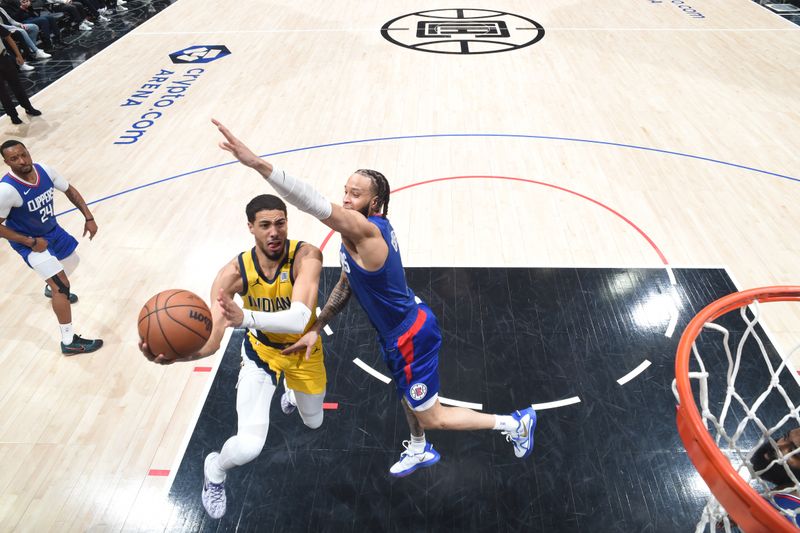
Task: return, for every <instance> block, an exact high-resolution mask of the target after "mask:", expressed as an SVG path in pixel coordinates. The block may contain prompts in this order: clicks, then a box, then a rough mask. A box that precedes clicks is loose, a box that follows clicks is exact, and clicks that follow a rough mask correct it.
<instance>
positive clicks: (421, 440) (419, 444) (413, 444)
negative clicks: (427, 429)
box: [408, 433, 426, 453]
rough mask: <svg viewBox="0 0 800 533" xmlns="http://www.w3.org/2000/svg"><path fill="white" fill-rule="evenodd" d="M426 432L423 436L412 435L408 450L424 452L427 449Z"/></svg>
mask: <svg viewBox="0 0 800 533" xmlns="http://www.w3.org/2000/svg"><path fill="white" fill-rule="evenodd" d="M425 444H426V441H425V434H424V433H423V434H422V436H421V437H415V436H414V435H411V441H410V442H409V444H408V451H410V452H412V453H422V452H424V451H425Z"/></svg>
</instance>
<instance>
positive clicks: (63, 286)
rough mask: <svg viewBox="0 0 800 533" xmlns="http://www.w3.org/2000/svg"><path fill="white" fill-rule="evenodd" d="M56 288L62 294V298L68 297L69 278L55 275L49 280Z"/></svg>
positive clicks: (63, 275)
mask: <svg viewBox="0 0 800 533" xmlns="http://www.w3.org/2000/svg"><path fill="white" fill-rule="evenodd" d="M50 279H51V280H52V281H53V283H54V284H55V286H56V290H57V291H58V292H59V293H61V294H63V295H64V296H67V297H69V288H70V287H69V278H67V276H66V275H65V274H56V275H55V276H53V277H52V278H50Z"/></svg>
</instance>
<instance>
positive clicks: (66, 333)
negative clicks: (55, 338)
mask: <svg viewBox="0 0 800 533" xmlns="http://www.w3.org/2000/svg"><path fill="white" fill-rule="evenodd" d="M58 327H60V328H61V342H63V343H64V344H72V338H73V337H74V336H75V332H74V331H72V323H69V324H59V325H58Z"/></svg>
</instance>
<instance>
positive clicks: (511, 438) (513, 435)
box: [500, 420, 522, 446]
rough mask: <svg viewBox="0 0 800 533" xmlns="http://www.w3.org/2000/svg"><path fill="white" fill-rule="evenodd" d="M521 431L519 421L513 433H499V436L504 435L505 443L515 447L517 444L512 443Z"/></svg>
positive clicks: (520, 422)
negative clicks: (512, 444)
mask: <svg viewBox="0 0 800 533" xmlns="http://www.w3.org/2000/svg"><path fill="white" fill-rule="evenodd" d="M521 429H522V420H520V421H519V426H518V427H517V430H516V431H515V432H513V433H512V432H511V431H501V432H500V434H501V435H505V437H506V442H513V443H514V446H516V445H517V443H516V442H514V439H516V438H517V437H518V436H519V433H520V430H521Z"/></svg>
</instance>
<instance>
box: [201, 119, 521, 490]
mask: <svg viewBox="0 0 800 533" xmlns="http://www.w3.org/2000/svg"><path fill="white" fill-rule="evenodd" d="M213 123H214V125H216V126H217V128H218V129H219V131H220V132H221V133H222V134H223V135H224V136H225V141H223V142H221V143H220V147H221V148H222V149H223V150H227V151H228V152H230V153H231V154H233V155H234V156H235V157H236V158H237V159H238V160H239V161H240V162H241V163H242V164H244V165H246V166H248V167H250V168H252V169H254V170H256V171H257V172H258V173H259V174H261V176H262V177H263V178H264V179H266V180H267V182H268V183H269V184H270V185H271V186H272V187H273V188H274V189H275V190H276V191H277V192H278V194H280V195H281V196H283V197H284V198H285V199H286V201H288V202H289V203H291V204H292V205H294V206H295V207H297V208H298V209H300V210H301V211H304V212H306V213H308V214H310V215H313V216H315V217H316V218H317V219H319V220H320V221H322V222H323V223H324V224H325V225H327V226H328V227H329V228H331V229H333V230H335V231H338V232H339V233H340V234H341V236H342V248H341V264H342V277H341V279H340V281H339V283H338V284H337V285H336V287H335V288H334V289H333V292H332V293H331V295H330V297H329V298H328V301H327V302H326V304H325V308H324V309H323V310H322V313H321V314H320V319H319V320H318V321H317V323H316V324H315V325H314V327H312V328H310V330H309V332H308V333H307V334H306V335H304V336H303V338H302V339H301V341H299V342H298V343H297V344H296V345H295V346H292V347H290V350H294V349H298V348H299V349H302V348H306V349H308V350H311V349H312V347H314V346H316V343H317V342H319V335H318V332H319V329H318V328H321V327H324V325H325V322H326V321H327V320H330V318H332V317H333V315H335V314H336V313H337V312H339V311H340V310H341V309H342V308H343V307H344V304H345V303H346V301H347V299H348V297H349V296H350V294H351V293H354V294H355V295H356V299H358V301H359V303H360V304H361V307H363V309H364V311H365V312H366V313H367V316H368V317H369V320H370V322H372V325H373V326H374V327H375V330H376V332H377V333H378V339H379V344H380V348H381V351H382V352H383V357H384V361H385V362H386V365H387V367H388V368H389V370H390V371H391V373H392V377H393V378H394V382H395V386H396V388H397V392H398V395H399V396H400V398H401V403H402V405H403V408H404V410H405V413H406V420H407V421H408V424H409V428H410V430H411V438H410V440H409V441H407V442H404V443H403V445H404V446H405V447H406V450H405V451H404V452H402V453H401V454H400V460H399V461H397V462H396V463H395V464H394V465H393V466H392V467H391V468H390V469H389V473H390V474H391V475H393V476H397V477H400V476H406V475H408V474H411V473H412V472H414V471H415V470H417V469H418V468H420V467H426V466H431V465H433V464H435V463H436V462H437V461H438V460H439V453H438V452H437V451H436V450H434V449H433V446H432V445H431V444H430V443H428V442H426V439H425V429H447V430H472V429H495V430H498V431H502V432H503V433H504V434H505V435H506V438H507V440H508V441H510V442H511V443H512V444H513V446H514V454H515V455H516V456H517V457H520V458H522V457H527V456H528V455H530V453H531V451H532V450H533V431H534V429H535V427H536V412H535V411H534V409H533V407H528V408H526V409H521V410H519V411H515V412H514V413H511V414H509V415H492V414H485V413H478V412H476V411H472V410H470V409H465V408H463V407H444V406H443V405H441V403H440V402H439V397H438V396H439V347H440V345H441V341H442V337H441V333H440V331H439V326H438V324H437V322H436V317H435V316H434V314H433V312H432V311H431V310H430V308H429V307H428V306H427V305H425V304H424V303H417V301H416V299H415V296H414V292H413V291H412V290H411V288H410V287H409V286H408V284H407V283H406V279H405V272H404V270H403V263H402V260H401V258H400V251H399V245H398V243H397V238H396V236H395V233H394V230H393V229H392V225H391V224H390V223H389V220H388V219H387V218H386V215H387V212H388V207H389V183H388V182H387V180H386V178H385V177H384V176H383V174H381V173H380V172H376V171H374V170H366V169H363V170H358V171H356V172H355V173H354V174H353V175H352V176H350V178H349V179H348V180H347V183H346V184H345V186H344V201H343V205H337V204H334V203H332V202H330V201H328V200H326V199H325V198H324V197H322V195H321V194H320V193H319V192H317V191H315V190H314V189H313V188H312V187H311V186H309V185H308V184H307V183H304V182H302V181H300V180H298V179H295V178H293V177H292V176H290V175H288V174H286V173H285V172H283V171H282V170H279V169H275V168H274V167H273V166H272V165H271V164H270V163H268V162H267V161H265V160H263V159H261V158H260V157H258V156H257V155H255V154H254V153H253V152H252V151H251V150H250V149H249V148H247V146H245V145H244V143H242V142H241V141H240V140H239V139H237V138H236V137H234V136H233V134H231V132H230V131H228V129H227V128H225V126H223V125H222V124H220V123H219V122H218V121H216V120H213Z"/></svg>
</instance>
